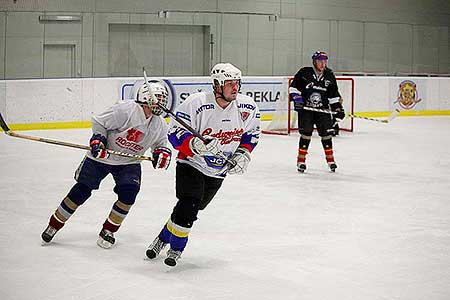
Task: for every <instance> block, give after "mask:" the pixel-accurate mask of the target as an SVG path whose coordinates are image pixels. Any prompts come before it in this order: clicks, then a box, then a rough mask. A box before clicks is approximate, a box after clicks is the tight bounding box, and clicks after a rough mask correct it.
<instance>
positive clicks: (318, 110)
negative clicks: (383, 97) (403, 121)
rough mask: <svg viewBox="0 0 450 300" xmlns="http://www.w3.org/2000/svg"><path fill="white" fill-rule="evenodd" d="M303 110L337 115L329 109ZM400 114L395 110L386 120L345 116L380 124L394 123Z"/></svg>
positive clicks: (305, 107) (311, 108) (310, 108)
mask: <svg viewBox="0 0 450 300" xmlns="http://www.w3.org/2000/svg"><path fill="white" fill-rule="evenodd" d="M303 109H304V110H309V111H315V112H321V113H325V114H332V115H335V114H337V112H335V111H331V110H327V109H320V108H313V107H308V106H304V107H303ZM399 113H400V111H399V110H398V109H395V110H394V111H393V112H392V113H391V114H390V115H389V116H388V117H387V119H386V120H381V119H375V118H368V117H362V116H355V115H353V114H345V115H346V116H348V117H350V118H354V119H363V120H367V121H374V122H380V123H389V122H390V121H392V120H393V119H394V118H395V117H396V116H397V115H398V114H399Z"/></svg>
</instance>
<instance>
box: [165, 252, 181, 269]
mask: <svg viewBox="0 0 450 300" xmlns="http://www.w3.org/2000/svg"><path fill="white" fill-rule="evenodd" d="M180 256H181V251H175V250H173V249H169V250H168V251H167V258H166V259H165V260H164V263H165V264H166V265H167V266H169V267H175V266H176V265H177V260H178V259H179V258H180Z"/></svg>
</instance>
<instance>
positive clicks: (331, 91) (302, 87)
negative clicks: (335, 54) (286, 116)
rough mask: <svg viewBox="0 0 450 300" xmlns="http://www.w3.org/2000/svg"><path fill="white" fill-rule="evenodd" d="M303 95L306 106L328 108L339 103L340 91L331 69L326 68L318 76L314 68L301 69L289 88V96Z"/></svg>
mask: <svg viewBox="0 0 450 300" xmlns="http://www.w3.org/2000/svg"><path fill="white" fill-rule="evenodd" d="M292 93H298V94H301V95H302V97H303V100H304V101H305V106H309V107H314V108H326V109H328V106H329V105H331V104H334V103H337V102H339V98H340V95H339V91H338V86H337V82H336V77H335V76H334V74H333V71H331V69H328V68H325V70H324V71H323V73H322V74H319V75H317V74H316V73H315V72H314V68H313V67H304V68H301V69H300V70H299V71H298V72H297V74H295V76H294V80H292V82H291V85H290V87H289V94H292Z"/></svg>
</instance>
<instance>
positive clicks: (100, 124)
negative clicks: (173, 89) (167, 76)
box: [42, 82, 171, 248]
mask: <svg viewBox="0 0 450 300" xmlns="http://www.w3.org/2000/svg"><path fill="white" fill-rule="evenodd" d="M149 86H150V88H151V89H152V91H153V92H154V94H155V96H156V98H157V99H158V102H159V104H161V105H167V91H166V89H165V88H164V86H163V85H162V84H161V83H159V82H152V83H148V84H143V85H142V86H141V88H140V89H139V91H138V93H137V99H136V101H135V102H133V101H126V102H120V103H118V104H116V105H114V106H112V107H110V108H109V109H107V110H106V111H105V112H103V113H101V114H98V115H95V116H93V117H92V132H93V135H92V138H91V139H90V147H91V151H90V152H88V153H87V154H86V156H85V158H84V159H83V161H82V162H81V164H80V166H79V167H78V169H77V170H76V172H75V180H76V181H77V183H76V184H75V185H74V186H73V187H72V189H71V190H70V191H69V193H68V195H67V196H66V197H65V198H64V199H63V200H62V202H61V204H60V205H59V206H58V208H57V209H56V211H55V213H54V214H53V215H51V217H50V221H49V224H48V226H47V228H46V229H45V231H44V232H43V233H42V240H43V241H44V244H45V243H50V242H51V241H52V239H53V237H54V236H55V234H56V233H57V232H58V231H59V230H60V229H61V228H62V227H63V226H64V224H65V223H66V222H67V220H68V219H69V218H70V217H71V216H72V215H73V214H74V213H75V211H76V210H77V208H78V207H79V206H80V205H82V204H83V203H84V202H85V201H86V200H87V199H88V198H89V197H90V196H91V192H92V190H96V189H98V188H99V185H100V182H101V181H102V180H103V179H104V178H105V177H106V176H107V175H108V174H111V175H112V176H113V178H114V181H115V184H116V185H115V187H114V192H115V193H116V194H117V198H118V199H117V201H116V202H115V203H114V205H113V206H112V209H111V211H110V213H109V216H108V217H107V218H106V220H105V222H104V224H103V228H102V229H101V231H100V234H99V238H98V240H97V244H98V245H99V246H100V247H102V248H110V247H111V246H112V245H113V244H114V243H115V238H114V233H115V232H116V231H117V230H118V229H119V227H120V225H121V224H122V222H123V220H124V219H125V217H126V216H127V214H128V212H129V211H130V208H131V206H132V205H133V204H134V202H135V199H136V196H137V194H138V192H139V189H140V185H141V164H140V161H138V160H136V159H133V158H127V157H121V156H113V155H111V156H109V155H108V154H107V153H106V151H105V148H106V147H108V148H109V149H112V150H117V151H121V152H125V153H133V154H143V153H144V152H145V151H147V150H148V149H149V148H151V149H152V150H153V151H152V157H153V161H152V163H153V167H154V168H155V169H156V168H158V169H167V167H168V166H169V163H170V159H171V151H170V149H168V148H166V145H167V124H166V122H165V121H164V119H163V118H162V117H161V116H160V115H161V114H162V112H163V111H162V110H161V108H159V107H157V106H156V105H155V103H154V101H152V100H151V97H150V94H149V89H148V88H149Z"/></svg>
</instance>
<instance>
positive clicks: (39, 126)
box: [0, 110, 450, 131]
mask: <svg viewBox="0 0 450 300" xmlns="http://www.w3.org/2000/svg"><path fill="white" fill-rule="evenodd" d="M391 113H392V112H391V111H375V112H370V111H369V112H355V113H354V115H355V116H361V117H367V118H380V117H387V116H389V115H390V114H391ZM272 116H273V115H272V114H267V115H261V121H271V120H272ZM399 116H405V117H406V116H450V110H411V111H401V112H400V114H399ZM168 121H169V118H166V122H168ZM8 126H9V128H11V130H45V129H80V128H91V122H90V121H79V122H49V123H31V124H11V125H8ZM0 131H2V130H1V129H0Z"/></svg>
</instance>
